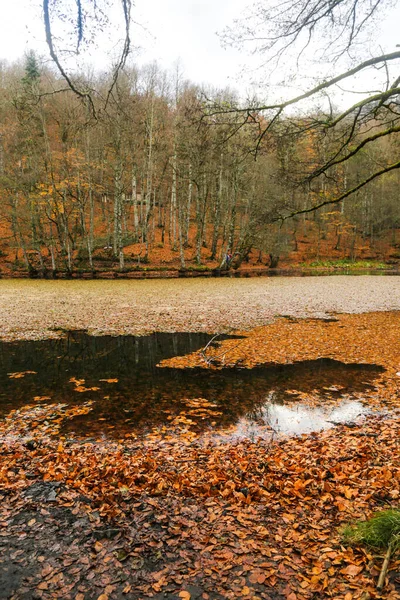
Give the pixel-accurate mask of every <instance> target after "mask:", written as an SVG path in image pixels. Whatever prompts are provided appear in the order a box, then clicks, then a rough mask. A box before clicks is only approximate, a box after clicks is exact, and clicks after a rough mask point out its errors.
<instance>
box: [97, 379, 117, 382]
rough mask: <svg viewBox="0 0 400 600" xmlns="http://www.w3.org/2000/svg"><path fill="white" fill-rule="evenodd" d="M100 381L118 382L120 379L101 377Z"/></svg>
mask: <svg viewBox="0 0 400 600" xmlns="http://www.w3.org/2000/svg"><path fill="white" fill-rule="evenodd" d="M99 381H105V382H106V383H118V381H119V380H118V379H99Z"/></svg>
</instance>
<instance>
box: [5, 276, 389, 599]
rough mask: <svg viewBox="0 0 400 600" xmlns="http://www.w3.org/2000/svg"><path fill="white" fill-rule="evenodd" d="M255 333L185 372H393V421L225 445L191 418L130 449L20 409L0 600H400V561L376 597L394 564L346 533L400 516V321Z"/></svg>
mask: <svg viewBox="0 0 400 600" xmlns="http://www.w3.org/2000/svg"><path fill="white" fill-rule="evenodd" d="M388 279H391V278H388ZM385 281H386V280H385ZM396 285H397V284H395V287H396ZM317 288H318V286H317ZM393 289H394V288H392V290H393ZM387 290H388V292H389V288H387ZM310 294H312V292H310ZM384 294H385V292H384ZM393 297H394V298H395V295H394V296H393ZM386 299H387V301H393V302H395V300H393V298H392V299H391V298H390V295H388V296H387V297H386ZM164 301H165V299H164ZM329 301H330V302H331V303H334V299H333V298H330V299H329ZM341 301H343V298H342V299H341ZM365 301H367V298H366V297H365ZM232 302H235V299H233V300H232ZM327 302H328V301H327ZM378 303H379V301H378ZM306 304H307V303H306V302H304V300H303V304H302V306H303V309H305V306H306ZM361 306H362V302H361ZM319 308H320V310H321V311H322V310H327V308H328V307H327V306H326V305H325V306H324V307H322V306H320V307H319ZM375 308H377V306H376V299H375ZM379 308H382V307H380V306H379ZM314 310H315V306H314ZM281 312H283V311H281ZM241 327H243V324H242V325H241ZM246 336H247V337H246V338H245V339H244V340H227V341H225V342H223V343H222V344H221V346H220V347H219V348H218V349H215V350H213V349H208V350H207V352H206V358H207V360H208V361H209V363H204V356H202V355H201V354H196V355H192V356H189V357H186V358H185V359H182V360H176V359H175V360H173V362H174V364H176V365H178V366H188V365H189V366H190V365H195V364H196V363H197V362H199V361H200V362H202V364H203V365H206V364H210V368H215V367H216V368H219V367H220V366H221V364H238V363H239V364H240V365H242V366H246V367H251V366H252V365H254V364H257V363H260V362H278V363H282V362H289V361H296V360H305V359H314V358H316V357H331V358H336V359H338V360H342V361H345V362H357V363H360V362H366V363H374V364H378V365H382V366H383V367H385V369H386V370H385V372H384V373H383V374H382V375H380V376H379V379H378V380H377V381H376V382H375V387H374V389H371V390H370V391H369V392H366V394H365V398H364V399H365V400H366V401H368V402H369V403H370V404H371V405H372V406H373V407H375V408H376V409H378V410H379V411H380V413H379V414H376V415H375V416H372V417H369V418H368V419H367V420H364V421H363V422H357V423H350V424H348V425H342V426H338V427H334V428H332V429H331V430H329V431H324V432H320V433H316V434H311V435H303V436H301V437H293V438H286V439H284V438H279V437H273V438H272V439H271V437H269V438H268V439H264V440H260V439H259V440H255V441H250V440H245V441H243V440H241V441H236V442H235V443H232V442H227V443H222V442H221V441H220V442H216V441H215V438H211V437H210V438H207V436H204V435H202V436H201V437H199V436H197V435H196V433H195V431H196V428H195V427H194V426H192V425H193V424H194V422H195V420H196V415H195V414H194V412H193V410H192V411H191V414H190V415H189V414H187V413H184V412H183V413H182V414H181V415H179V416H178V417H176V418H175V419H174V420H173V421H171V423H170V426H169V427H168V428H166V427H163V428H160V429H157V430H154V432H153V433H152V434H151V435H149V436H147V437H146V438H145V439H141V440H138V439H136V438H135V437H134V436H129V435H128V436H126V437H125V438H124V439H122V440H120V441H117V442H110V441H107V440H97V441H80V440H76V441H71V440H66V439H64V438H63V437H62V435H61V434H60V429H61V426H62V423H63V421H64V420H66V419H73V418H74V417H75V416H76V415H77V414H80V413H82V412H86V411H89V410H90V409H91V405H90V403H87V404H80V405H79V406H76V407H70V406H69V407H66V406H62V405H52V406H47V405H45V404H42V403H41V402H40V401H38V402H36V403H35V406H26V407H24V408H23V409H20V410H18V411H14V412H13V413H11V414H10V415H8V417H7V418H5V419H4V420H3V421H2V422H1V423H0V436H1V455H0V482H1V491H0V496H1V516H0V523H1V530H0V548H1V553H0V557H1V558H0V563H1V565H0V581H1V586H0V598H15V599H27V600H28V599H31V598H32V599H33V598H43V599H50V598H71V599H75V600H89V599H90V600H91V599H92V598H93V599H96V600H97V599H98V600H106V599H109V600H113V599H114V598H115V599H117V600H119V599H122V598H133V599H135V598H137V599H139V598H150V597H153V598H157V599H158V598H160V599H161V598H171V599H172V598H177V599H178V598H184V599H185V598H186V599H189V598H204V600H207V599H217V598H247V599H250V598H252V599H257V598H265V599H268V598H271V599H287V600H308V599H310V600H311V599H316V598H336V599H343V598H344V599H345V600H352V599H354V600H355V599H358V598H364V600H366V599H367V598H378V597H383V598H391V599H394V598H400V562H396V560H394V561H392V563H391V568H390V571H389V575H388V578H387V581H386V586H385V589H384V592H383V593H382V595H381V596H379V595H378V594H377V592H376V581H377V576H378V574H379V569H380V566H381V562H382V557H379V556H377V555H376V554H375V553H374V552H372V551H371V550H369V549H366V548H361V547H360V548H348V547H345V546H344V545H343V543H342V540H341V536H340V527H341V525H342V524H343V523H347V522H349V521H352V520H354V519H358V518H367V517H368V516H370V514H371V513H372V512H373V511H375V510H377V509H379V508H382V507H385V508H386V507H388V506H398V502H399V496H400V458H399V445H400V436H399V434H400V420H399V417H398V407H400V397H399V396H400V387H399V386H400V314H399V313H396V312H391V313H389V312H375V313H371V314H354V315H340V316H336V317H335V319H334V320H331V321H330V320H316V319H287V318H286V319H279V320H276V321H275V322H273V323H272V324H270V325H267V326H262V327H258V328H256V329H254V330H252V331H251V332H248V333H247V334H246ZM213 354H214V356H213ZM170 362H171V361H170ZM314 401H315V399H314V398H313V397H312V395H310V397H309V402H310V403H313V402H314ZM201 404H202V403H201V401H199V403H198V405H199V406H200V405H201ZM189 406H190V403H189ZM198 418H201V411H200V412H199V413H198Z"/></svg>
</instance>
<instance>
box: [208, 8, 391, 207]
mask: <svg viewBox="0 0 400 600" xmlns="http://www.w3.org/2000/svg"><path fill="white" fill-rule="evenodd" d="M393 6H395V5H394V3H393V2H391V1H390V0H335V1H333V2H331V1H327V0H312V1H310V0H297V1H295V0H287V1H286V2H280V1H279V2H277V3H274V2H273V1H271V2H268V0H266V1H263V2H258V3H256V4H255V5H254V7H253V11H252V13H251V14H250V16H248V18H246V19H245V20H243V21H241V22H236V23H235V25H234V26H233V27H232V28H230V29H227V30H226V31H225V33H224V39H225V42H227V43H232V44H236V45H238V46H240V47H243V46H246V45H247V44H252V50H253V52H258V53H260V55H261V56H262V58H263V65H264V67H265V66H266V65H268V66H269V67H271V70H270V74H271V77H272V73H273V71H274V69H275V70H276V69H277V68H279V70H280V71H285V66H284V64H283V63H284V61H286V62H285V64H289V65H290V64H292V66H293V67H294V69H295V71H296V72H297V73H298V74H300V79H301V76H302V75H304V72H302V60H303V59H304V60H305V58H304V57H305V56H306V55H307V52H308V53H310V52H311V53H312V54H313V56H314V57H318V59H320V61H321V62H325V63H326V64H328V67H329V72H330V76H326V75H325V76H324V77H322V79H321V80H320V81H317V82H314V84H313V85H311V86H310V87H308V89H306V90H305V91H303V92H302V93H299V94H297V95H295V96H293V97H290V98H288V99H284V100H277V101H272V102H271V101H267V102H260V101H258V100H257V99H255V100H253V101H251V102H247V103H244V104H242V105H236V106H230V107H228V108H227V107H226V106H222V105H218V104H217V103H212V102H210V103H209V112H208V116H209V117H212V118H214V117H215V115H216V114H221V113H222V114H229V115H235V116H236V119H237V122H238V124H239V125H240V124H241V123H248V122H249V121H254V122H256V123H257V124H258V127H259V132H258V138H257V142H256V144H255V146H254V148H253V152H254V154H255V155H258V154H259V153H261V152H263V151H265V147H266V146H267V145H268V144H269V143H270V136H271V135H272V134H274V135H275V134H278V135H279V134H280V135H283V134H284V135H286V136H289V135H290V136H292V137H294V138H295V139H297V140H299V139H301V138H302V137H308V138H309V139H310V138H313V139H317V140H318V141H319V143H320V144H324V152H321V153H320V154H319V155H318V157H317V159H316V160H315V161H313V162H312V163H311V164H308V165H306V163H305V161H303V163H302V164H301V165H300V164H299V169H298V172H295V173H293V180H294V182H295V183H297V184H302V185H306V186H307V187H308V188H309V189H310V190H311V192H313V191H315V189H316V187H317V188H318V189H320V188H321V185H320V181H321V179H326V180H328V181H332V180H333V179H334V178H335V176H336V173H337V167H338V166H339V165H343V164H345V163H347V162H351V161H352V159H353V158H354V157H356V156H357V155H359V154H360V153H361V152H364V151H365V150H368V149H369V148H370V147H372V146H373V145H374V144H375V143H376V142H377V141H378V140H379V139H381V138H384V137H392V136H396V135H398V133H399V132H400V72H399V64H400V63H399V61H400V51H399V50H396V51H393V52H382V50H380V51H377V49H376V48H372V49H371V47H370V45H367V43H366V38H367V37H368V35H370V32H371V30H373V29H374V28H376V27H377V26H378V25H379V23H380V20H381V19H382V18H383V17H382V15H383V13H385V11H388V10H390V9H391V8H392V7H393ZM360 49H361V54H360ZM371 52H372V54H371ZM294 55H296V60H295V61H294V62H293V57H294ZM291 61H292V62H291ZM310 64H311V63H310V62H309V63H308V68H309V67H310ZM314 68H316V67H315V62H314ZM332 73H333V74H332ZM376 74H378V78H376V77H375V75H376ZM372 75H374V77H372ZM367 77H369V81H373V88H374V89H369V90H363V89H362V87H361V86H362V83H361V84H360V80H361V81H363V78H364V79H365V80H367ZM376 79H377V81H376ZM271 81H272V80H271ZM303 81H304V78H303ZM343 86H346V88H350V89H351V91H352V92H353V93H359V94H361V100H358V101H357V102H354V103H350V106H347V107H345V108H342V107H341V108H340V109H338V108H335V99H336V98H337V96H338V93H339V92H344V91H348V90H347V89H344V88H343ZM371 87H372V86H371ZM277 89H278V90H279V89H284V88H282V87H280V88H277ZM286 89H287V88H286ZM276 93H278V92H277V91H276ZM269 94H270V96H271V90H270V91H269ZM341 102H342V101H341ZM315 105H317V106H318V109H316V108H315ZM300 167H302V168H300ZM398 168H400V155H399V152H398V149H397V153H396V152H394V153H393V155H392V156H390V157H388V158H386V159H385V160H382V161H380V162H378V163H376V164H375V165H374V167H373V168H372V169H371V171H370V172H369V173H368V174H366V175H365V176H364V178H363V179H362V180H359V181H357V183H356V184H355V185H352V186H351V185H348V186H347V187H346V189H343V190H342V191H341V192H340V193H338V194H336V195H335V196H334V197H332V195H329V196H327V195H322V196H321V195H319V198H318V199H317V200H316V199H315V196H316V195H315V194H313V193H311V194H310V195H309V196H310V198H311V199H313V201H312V202H311V203H309V204H307V205H306V206H304V207H302V208H298V207H295V206H290V205H286V206H285V207H284V210H282V211H281V213H280V214H279V215H277V217H279V218H287V217H288V216H293V215H295V214H299V213H307V212H312V211H315V210H317V209H319V208H321V207H323V206H325V205H328V204H340V203H342V202H343V200H344V199H345V198H347V197H348V196H351V195H353V194H355V193H356V192H358V191H359V190H360V189H362V188H363V187H364V186H366V185H368V184H369V183H370V182H372V181H373V180H375V179H377V178H379V177H381V176H384V175H385V174H386V173H389V172H390V171H393V170H395V169H398Z"/></svg>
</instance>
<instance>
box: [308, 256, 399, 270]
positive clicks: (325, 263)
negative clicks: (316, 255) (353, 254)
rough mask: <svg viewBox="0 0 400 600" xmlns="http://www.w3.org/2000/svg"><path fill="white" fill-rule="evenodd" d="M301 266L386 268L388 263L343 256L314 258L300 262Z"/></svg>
mask: <svg viewBox="0 0 400 600" xmlns="http://www.w3.org/2000/svg"><path fill="white" fill-rule="evenodd" d="M300 266H301V267H303V268H310V267H311V268H320V269H321V268H325V269H348V270H354V271H355V270H359V269H379V270H380V269H387V268H388V265H387V264H385V263H383V262H379V261H374V260H351V259H350V258H343V259H338V260H315V261H313V262H311V263H301V265H300Z"/></svg>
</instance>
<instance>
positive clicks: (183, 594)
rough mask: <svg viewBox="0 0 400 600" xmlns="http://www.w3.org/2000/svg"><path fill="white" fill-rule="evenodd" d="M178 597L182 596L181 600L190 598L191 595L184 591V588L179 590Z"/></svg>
mask: <svg viewBox="0 0 400 600" xmlns="http://www.w3.org/2000/svg"><path fill="white" fill-rule="evenodd" d="M178 596H179V598H182V600H190V598H191V595H190V594H189V592H186V591H185V590H182V591H181V592H179V594H178Z"/></svg>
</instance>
